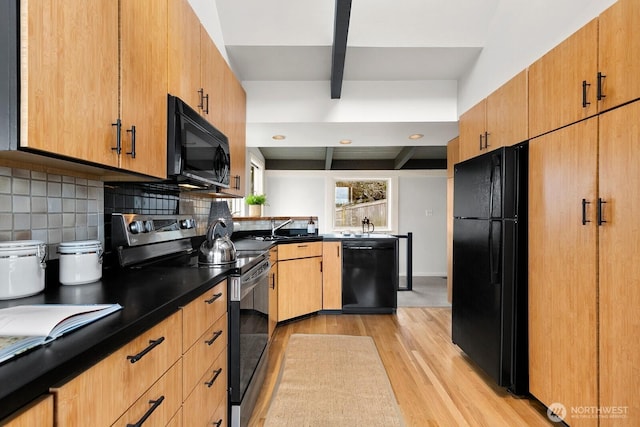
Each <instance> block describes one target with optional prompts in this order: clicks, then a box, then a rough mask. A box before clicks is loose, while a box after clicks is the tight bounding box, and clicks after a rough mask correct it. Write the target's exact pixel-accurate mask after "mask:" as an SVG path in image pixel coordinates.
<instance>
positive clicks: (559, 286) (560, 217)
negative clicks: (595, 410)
mask: <svg viewBox="0 0 640 427" xmlns="http://www.w3.org/2000/svg"><path fill="white" fill-rule="evenodd" d="M597 120H598V119H597V118H592V119H590V120H588V121H584V122H580V123H578V124H575V125H573V126H570V127H566V128H563V129H561V130H558V131H555V132H551V133H549V134H547V135H545V136H542V137H540V138H536V139H534V140H532V141H531V142H530V143H529V391H530V392H531V393H532V394H533V395H534V396H535V397H536V398H538V399H539V400H540V401H541V402H542V403H544V404H545V405H546V406H549V405H551V404H552V403H555V402H559V403H562V404H563V405H565V407H566V408H571V407H578V406H591V407H593V406H597V404H598V394H597V393H598V388H597V375H596V372H597V371H598V360H597V348H598V345H597V330H598V326H597V279H596V273H597V254H596V242H597V240H596V239H597V236H596V234H597V230H596V226H595V218H594V212H595V200H596V197H597V182H596V181H597V142H598V133H597V130H598V122H597ZM583 209H584V215H585V216H584V221H583ZM586 221H590V222H586ZM566 421H567V423H568V424H569V425H571V426H574V425H585V426H596V425H597V419H594V420H590V421H589V422H586V421H587V420H584V423H581V424H577V423H575V422H574V420H572V419H571V418H570V417H569V418H568V419H566ZM580 421H581V422H582V420H580Z"/></svg>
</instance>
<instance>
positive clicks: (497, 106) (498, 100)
mask: <svg viewBox="0 0 640 427" xmlns="http://www.w3.org/2000/svg"><path fill="white" fill-rule="evenodd" d="M527 109H528V103H527V71H526V70H524V71H521V72H520V73H518V74H517V75H516V76H515V77H513V78H512V79H511V80H509V81H508V82H506V83H505V84H503V85H502V86H500V87H499V88H498V89H496V90H495V91H494V92H492V93H491V94H490V95H489V96H488V97H487V98H486V99H483V100H482V101H480V102H479V103H478V104H476V105H475V106H473V107H472V108H470V109H469V110H468V111H467V112H466V113H464V114H463V115H462V116H460V137H459V139H460V142H459V143H460V147H459V157H458V161H463V160H467V159H470V158H472V157H475V156H477V155H479V154H483V153H486V152H488V151H492V150H495V149H496V148H500V147H505V146H507V147H508V146H511V145H514V144H517V143H519V142H523V141H526V140H527V138H528V114H527Z"/></svg>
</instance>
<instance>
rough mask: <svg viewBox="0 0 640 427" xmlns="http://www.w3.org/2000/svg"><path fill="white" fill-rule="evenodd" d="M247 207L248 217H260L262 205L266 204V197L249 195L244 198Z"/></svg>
mask: <svg viewBox="0 0 640 427" xmlns="http://www.w3.org/2000/svg"><path fill="white" fill-rule="evenodd" d="M246 201H247V204H248V205H249V216H262V205H264V204H266V203H267V196H265V195H264V194H250V195H248V196H247V198H246Z"/></svg>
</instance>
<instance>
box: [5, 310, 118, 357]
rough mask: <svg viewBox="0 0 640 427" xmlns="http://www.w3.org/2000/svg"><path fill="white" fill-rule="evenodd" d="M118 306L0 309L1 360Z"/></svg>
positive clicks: (66, 331)
mask: <svg viewBox="0 0 640 427" xmlns="http://www.w3.org/2000/svg"><path fill="white" fill-rule="evenodd" d="M121 309H122V306H121V305H120V304H88V305H77V304H36V305H19V306H15V307H9V308H3V309H0V363H2V362H4V361H6V360H8V359H11V358H12V357H15V356H17V355H18V354H20V353H22V352H24V351H27V350H29V349H31V348H33V347H37V346H39V345H42V344H45V343H47V342H49V341H53V340H54V339H56V338H58V337H59V336H61V335H64V334H66V333H68V332H70V331H72V330H74V329H77V328H79V327H81V326H84V325H86V324H89V323H91V322H93V321H94V320H97V319H100V318H101V317H104V316H107V315H109V314H111V313H113V312H115V311H118V310H121Z"/></svg>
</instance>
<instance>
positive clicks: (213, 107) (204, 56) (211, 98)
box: [200, 27, 227, 132]
mask: <svg viewBox="0 0 640 427" xmlns="http://www.w3.org/2000/svg"><path fill="white" fill-rule="evenodd" d="M226 68H227V63H226V62H225V60H224V58H223V57H222V55H221V54H220V52H219V51H218V48H217V47H216V45H215V44H214V43H213V40H211V38H210V37H209V34H207V31H206V30H205V29H204V27H201V28H200V75H201V83H202V90H203V96H204V100H203V102H202V105H203V106H202V108H201V110H200V111H201V113H202V115H203V116H204V117H205V118H206V119H207V121H208V122H209V123H211V124H212V125H213V126H215V127H216V128H218V129H220V130H221V131H222V132H224V130H223V129H221V128H222V127H223V123H222V120H223V111H224V106H223V105H224V104H223V102H224V100H223V96H224V95H223V86H224V73H225V69H226Z"/></svg>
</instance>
